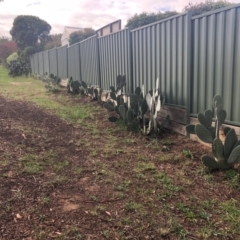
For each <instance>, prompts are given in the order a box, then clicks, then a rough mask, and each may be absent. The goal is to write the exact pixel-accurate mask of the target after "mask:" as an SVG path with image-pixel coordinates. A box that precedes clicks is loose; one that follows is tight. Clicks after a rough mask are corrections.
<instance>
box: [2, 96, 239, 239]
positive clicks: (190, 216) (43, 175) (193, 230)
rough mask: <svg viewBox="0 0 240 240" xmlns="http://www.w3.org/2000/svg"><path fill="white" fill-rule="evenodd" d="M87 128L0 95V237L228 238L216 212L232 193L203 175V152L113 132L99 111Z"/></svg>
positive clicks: (191, 145) (231, 235)
mask: <svg viewBox="0 0 240 240" xmlns="http://www.w3.org/2000/svg"><path fill="white" fill-rule="evenodd" d="M73 101H75V104H79V105H81V104H83V103H84V101H89V100H88V99H85V100H82V99H80V98H79V100H77V102H76V99H75V100H73ZM94 104H96V103H94ZM87 123H88V124H87V125H85V124H82V125H78V126H76V125H72V124H69V123H68V122H66V121H64V120H61V119H60V118H59V117H57V116H55V115H54V114H52V113H50V112H47V111H44V110H42V109H41V108H39V107H37V106H35V105H32V104H30V103H27V102H22V101H11V100H6V99H4V98H3V97H0V143H1V145H0V239H3V240H5V239H6V240H8V239H9V240H10V239H19V240H20V239H87V240H90V239H98V240H99V239H184V238H186V239H204V236H208V235H209V239H237V238H236V237H238V236H239V235H238V234H239V232H237V230H236V229H237V228H236V229H235V227H236V226H235V225H231V224H230V223H229V222H228V220H226V219H223V218H221V216H220V215H221V214H227V213H228V212H227V211H225V212H224V211H223V210H222V211H223V212H221V209H222V208H221V206H222V205H221V203H222V202H224V201H225V202H226V203H228V201H231V199H237V200H239V194H238V191H237V190H236V189H233V188H231V187H230V186H229V184H228V182H227V181H226V180H223V179H224V173H221V172H219V173H214V174H213V175H207V174H205V173H204V170H203V167H202V165H201V163H200V161H199V159H200V156H201V154H202V153H205V152H206V151H209V149H206V148H204V147H202V146H200V144H198V143H195V142H192V141H190V140H188V139H187V138H185V137H184V136H180V135H178V134H175V133H168V132H166V133H165V134H164V135H163V136H161V139H151V138H146V137H143V136H142V135H140V134H131V133H128V132H126V131H124V130H121V128H119V127H118V128H116V129H115V127H114V125H113V124H111V123H109V122H108V121H107V118H106V111H105V110H103V109H102V110H101V111H98V112H96V113H95V114H94V115H93V117H92V118H89V119H88V120H87ZM184 149H185V150H189V153H190V157H191V156H193V157H194V159H191V158H188V157H187V155H186V154H185V155H184V154H183V150H184ZM191 154H192V155H191ZM232 204H236V203H235V202H232ZM232 204H230V205H231V206H232ZM214 207H215V208H216V209H217V211H214V209H213V208H214ZM236 207H238V206H236ZM237 209H238V208H237ZM224 216H225V215H224ZM237 217H238V218H239V219H240V214H239V216H237ZM233 224H235V222H234V221H233ZM234 226H235V227H234ZM200 230H201V231H202V232H201V231H200ZM204 231H205V232H206V233H205V232H204ZM234 231H235V232H234ZM203 232H204V233H203ZM215 232H218V235H216V234H215V235H214V233H215ZM224 233H225V235H224ZM204 234H205V235H204Z"/></svg>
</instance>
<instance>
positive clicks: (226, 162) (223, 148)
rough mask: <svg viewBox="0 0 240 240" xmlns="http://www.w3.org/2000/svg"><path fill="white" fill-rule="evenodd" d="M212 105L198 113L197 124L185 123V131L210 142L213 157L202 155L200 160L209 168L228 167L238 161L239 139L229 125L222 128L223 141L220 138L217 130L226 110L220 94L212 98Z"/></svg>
mask: <svg viewBox="0 0 240 240" xmlns="http://www.w3.org/2000/svg"><path fill="white" fill-rule="evenodd" d="M212 105H213V106H212V107H213V111H212V110H206V111H205V112H204V114H202V113H199V114H198V121H199V124H197V125H193V124H189V125H187V126H186V131H187V132H188V133H190V134H196V135H197V136H198V138H199V139H200V140H202V141H203V142H206V143H210V144H212V153H213V155H214V157H211V156H208V155H203V156H202V162H203V164H204V165H205V166H207V167H208V168H209V170H214V169H229V168H232V167H233V165H234V164H236V163H239V162H240V140H238V138H237V135H236V133H235V130H234V129H231V128H229V127H226V128H225V129H224V134H225V136H226V138H225V141H224V143H223V142H222V141H221V140H220V138H219V130H220V127H221V125H222V124H223V123H224V121H225V119H226V117H227V112H226V111H225V110H224V109H223V99H222V97H221V96H220V95H216V96H215V97H214V98H213V102H212ZM214 113H215V120H214V118H213V117H214ZM212 122H215V126H212Z"/></svg>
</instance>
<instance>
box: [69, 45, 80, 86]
mask: <svg viewBox="0 0 240 240" xmlns="http://www.w3.org/2000/svg"><path fill="white" fill-rule="evenodd" d="M67 51H68V77H72V78H73V80H78V81H81V75H80V51H79V43H76V44H74V45H72V46H70V47H68V50H67Z"/></svg>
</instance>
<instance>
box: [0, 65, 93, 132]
mask: <svg viewBox="0 0 240 240" xmlns="http://www.w3.org/2000/svg"><path fill="white" fill-rule="evenodd" d="M0 94H1V95H3V96H5V97H7V98H11V99H21V100H25V101H30V102H33V103H35V104H36V105H38V106H40V107H42V108H44V109H47V110H51V111H53V112H54V113H56V114H57V115H58V116H59V117H60V118H62V119H64V120H66V121H68V122H71V123H78V124H81V123H83V121H84V120H85V119H87V118H92V116H93V113H94V111H96V110H97V107H96V106H95V107H93V106H92V105H91V104H85V105H82V106H81V108H80V107H79V106H78V105H77V104H72V103H71V99H70V97H65V98H63V96H61V95H57V94H51V93H48V92H47V90H46V89H45V84H44V83H43V82H42V81H40V80H36V79H33V78H30V77H29V78H26V77H25V76H24V77H16V78H12V77H10V76H8V74H7V70H6V69H5V68H3V67H2V66H0ZM62 102H64V104H62ZM94 131H95V132H94V133H95V134H96V130H94Z"/></svg>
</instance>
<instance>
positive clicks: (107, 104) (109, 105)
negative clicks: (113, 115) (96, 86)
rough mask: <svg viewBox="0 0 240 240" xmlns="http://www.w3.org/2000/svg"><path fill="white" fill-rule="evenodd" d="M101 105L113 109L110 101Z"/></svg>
mask: <svg viewBox="0 0 240 240" xmlns="http://www.w3.org/2000/svg"><path fill="white" fill-rule="evenodd" d="M103 107H105V108H106V109H107V110H109V111H113V110H114V107H113V106H112V105H111V104H110V103H104V104H103Z"/></svg>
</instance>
